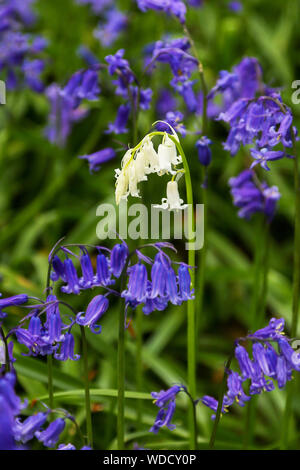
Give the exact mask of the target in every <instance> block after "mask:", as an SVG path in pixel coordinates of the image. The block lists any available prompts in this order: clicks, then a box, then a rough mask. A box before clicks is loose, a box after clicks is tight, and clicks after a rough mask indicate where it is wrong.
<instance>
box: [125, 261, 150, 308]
mask: <svg viewBox="0 0 300 470" xmlns="http://www.w3.org/2000/svg"><path fill="white" fill-rule="evenodd" d="M146 295H147V269H146V266H145V265H144V264H142V263H138V264H135V265H134V266H131V267H130V268H129V281H128V287H127V290H126V291H124V292H122V297H124V298H125V299H126V301H127V302H135V301H136V302H138V303H141V302H143V301H144V300H145V299H146Z"/></svg>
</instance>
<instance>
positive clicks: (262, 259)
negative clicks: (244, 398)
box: [243, 217, 270, 449]
mask: <svg viewBox="0 0 300 470" xmlns="http://www.w3.org/2000/svg"><path fill="white" fill-rule="evenodd" d="M269 228H270V224H269V222H268V220H267V219H266V217H262V218H259V219H258V227H257V233H258V234H260V235H258V236H256V238H257V240H258V241H257V242H256V245H255V255H254V279H253V295H252V312H251V322H250V329H251V330H252V331H253V332H254V331H256V330H257V329H258V328H261V327H262V326H263V322H264V318H265V307H266V297H267V290H268V272H269V232H270V230H269ZM256 405H257V399H256V397H252V399H251V401H250V402H249V403H248V406H247V411H246V424H245V438H244V443H243V446H244V449H248V447H249V446H250V445H251V444H252V443H253V439H254V434H255V416H256Z"/></svg>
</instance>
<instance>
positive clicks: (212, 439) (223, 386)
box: [209, 351, 234, 449]
mask: <svg viewBox="0 0 300 470" xmlns="http://www.w3.org/2000/svg"><path fill="white" fill-rule="evenodd" d="M233 355H234V351H232V353H231V354H230V356H229V358H228V359H227V361H226V364H225V367H224V375H223V380H222V384H221V389H220V395H219V401H218V408H217V412H216V418H215V421H214V426H213V430H212V433H211V437H210V441H209V448H210V449H213V448H214V445H215V440H216V436H217V430H218V425H219V422H220V418H221V413H222V405H223V399H224V395H225V392H226V384H227V373H226V371H227V370H228V369H229V368H230V365H231V361H232V359H233Z"/></svg>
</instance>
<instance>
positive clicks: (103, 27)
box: [94, 8, 128, 47]
mask: <svg viewBox="0 0 300 470" xmlns="http://www.w3.org/2000/svg"><path fill="white" fill-rule="evenodd" d="M104 20H105V21H101V22H100V23H99V25H98V27H97V29H95V30H94V37H95V38H96V39H98V40H99V41H100V43H101V44H102V46H104V47H109V46H112V45H113V44H114V43H115V41H116V40H117V39H118V38H119V36H120V33H121V32H122V31H124V29H126V27H127V23H128V19H127V16H126V15H125V14H124V13H122V12H121V11H120V10H118V9H117V8H112V9H111V10H108V11H107V12H106V13H105V18H104Z"/></svg>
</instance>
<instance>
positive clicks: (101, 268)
mask: <svg viewBox="0 0 300 470" xmlns="http://www.w3.org/2000/svg"><path fill="white" fill-rule="evenodd" d="M115 255H116V253H115V254H114V256H115ZM114 262H115V260H114ZM96 264H97V268H96V275H95V277H94V286H109V285H111V284H114V282H115V281H114V280H113V279H112V278H111V272H110V270H109V266H108V260H107V258H106V256H105V255H104V254H103V253H99V254H98V255H97V261H96ZM115 272H116V271H115Z"/></svg>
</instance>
